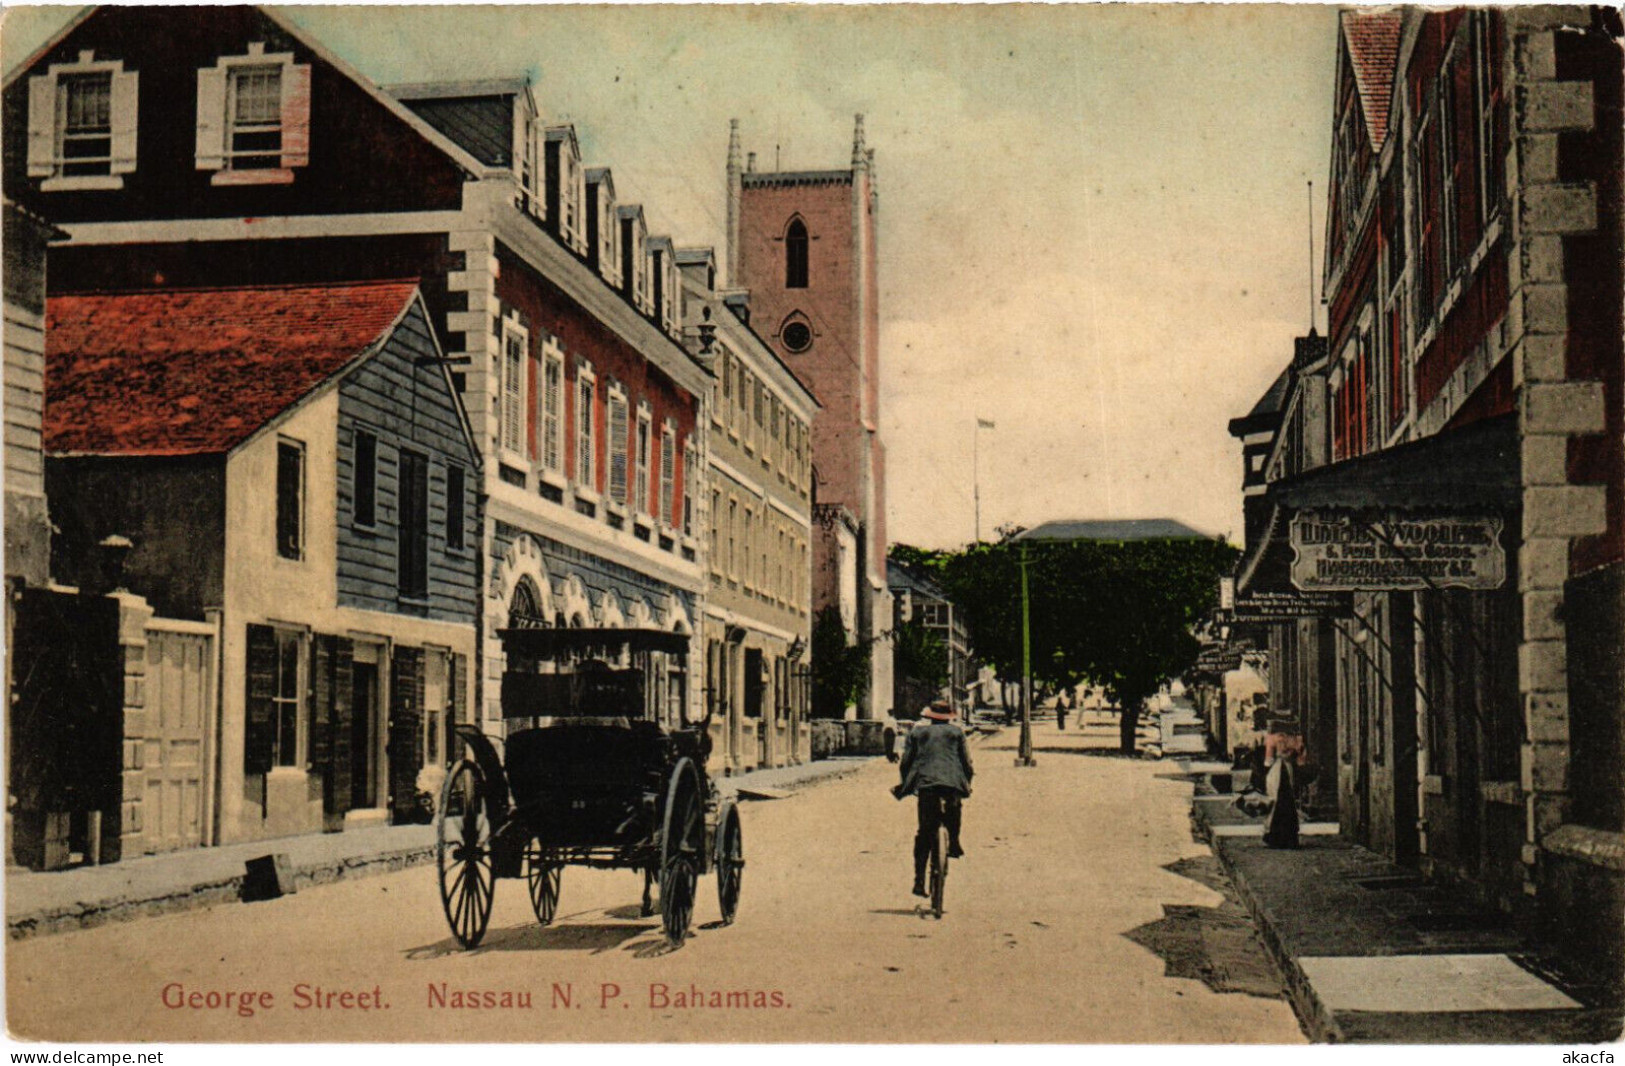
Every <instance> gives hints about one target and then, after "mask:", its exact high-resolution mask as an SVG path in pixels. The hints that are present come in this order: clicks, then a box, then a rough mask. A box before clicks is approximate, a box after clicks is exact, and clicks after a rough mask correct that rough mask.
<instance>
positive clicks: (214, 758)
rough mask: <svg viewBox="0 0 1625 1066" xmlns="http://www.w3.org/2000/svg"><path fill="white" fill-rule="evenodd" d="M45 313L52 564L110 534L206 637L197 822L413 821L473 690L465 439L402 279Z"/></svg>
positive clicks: (473, 525)
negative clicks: (213, 713)
mask: <svg viewBox="0 0 1625 1066" xmlns="http://www.w3.org/2000/svg"><path fill="white" fill-rule="evenodd" d="M46 336H47V375H48V376H47V380H48V382H49V383H50V384H51V385H53V386H54V387H55V390H56V394H57V396H58V399H57V400H56V401H55V402H53V403H52V404H51V405H50V406H49V407H48V408H47V418H46V438H45V439H46V448H47V453H48V461H47V467H46V485H47V490H48V492H49V494H50V497H51V499H52V501H53V502H54V505H55V508H56V510H57V513H58V514H59V515H60V519H59V522H58V525H59V528H60V529H61V531H62V532H61V534H60V536H59V537H58V538H57V543H56V553H55V569H56V571H57V573H58V575H59V576H60V578H61V579H62V580H63V581H65V582H67V583H70V584H74V585H80V584H85V585H90V584H94V583H96V582H97V580H98V577H99V575H98V574H97V569H98V567H99V566H100V564H101V563H100V550H99V545H100V544H101V543H102V542H103V539H104V538H106V537H109V536H120V537H124V538H126V539H127V540H128V541H129V542H130V543H131V548H130V552H129V555H128V557H127V559H126V560H125V562H124V567H123V582H124V586H125V587H126V588H128V590H129V591H130V592H133V593H135V594H137V595H141V596H144V597H146V598H147V601H148V602H149V603H150V604H151V605H152V606H153V608H154V609H156V610H157V611H158V612H159V613H161V614H162V615H165V616H167V617H169V618H173V619H179V620H183V621H190V622H194V623H203V622H207V623H209V624H210V628H212V629H214V630H215V631H216V632H218V634H219V641H218V645H217V646H218V649H219V659H218V667H217V669H218V675H217V676H218V677H219V679H220V688H219V691H220V706H219V713H218V733H217V734H215V735H210V734H209V733H208V732H207V731H206V732H205V733H204V734H203V735H201V736H199V737H198V738H197V749H198V751H200V752H206V753H208V757H207V758H203V759H200V760H199V762H200V763H201V765H199V766H197V767H196V769H197V771H198V776H197V779H196V791H197V792H198V793H200V795H199V796H198V797H197V798H196V804H195V806H186V807H183V808H180V810H181V811H182V812H183V813H184V817H185V818H187V819H191V818H196V817H201V818H204V819H205V820H206V822H207V823H209V824H206V825H204V826H202V827H201V829H202V831H201V834H200V835H201V837H202V840H203V842H207V843H232V842H237V841H243V840H253V839H258V838H265V837H279V836H288V835H291V834H298V833H307V832H316V831H320V830H322V829H324V828H325V829H339V828H344V827H346V826H354V825H366V824H384V823H389V822H397V823H399V822H411V821H418V820H427V813H428V809H429V808H428V807H427V806H425V801H426V800H429V797H432V796H433V795H434V794H435V793H436V792H437V790H438V785H439V777H438V768H439V767H440V766H441V765H442V763H443V761H444V759H445V758H446V754H445V753H446V751H447V749H448V738H449V735H450V730H451V728H452V725H453V724H454V723H455V722H457V721H458V720H463V721H467V720H468V715H467V710H468V708H469V707H470V696H471V694H472V691H473V679H472V675H471V664H472V663H473V662H475V661H476V660H475V658H474V650H475V640H474V619H475V608H476V606H477V603H478V582H477V580H476V571H477V553H478V549H479V542H478V530H479V524H478V495H477V484H478V472H479V456H478V454H477V452H476V451H475V450H474V447H473V440H472V438H471V436H470V434H469V431H468V424H467V420H466V418H465V417H464V415H463V411H462V407H461V404H460V402H459V401H458V398H457V396H456V393H455V391H454V390H453V388H452V385H451V379H450V376H449V374H448V373H447V370H446V367H445V365H444V361H443V360H442V359H441V358H440V357H439V350H438V348H437V347H436V345H435V340H434V335H433V331H432V330H431V329H430V327H429V322H428V316H427V313H426V311H425V309H424V306H423V302H422V299H421V298H420V297H419V295H418V294H417V287H416V282H415V281H397V282H374V283H363V284H356V285H326V286H276V287H260V288H249V287H243V288H214V289H174V288H165V289H159V290H147V291H142V292H130V293H111V294H100V293H97V294H79V295H74V294H67V295H62V296H55V297H52V298H51V300H50V301H49V312H48V325H47V333H46ZM115 399H116V407H117V411H116V413H114V411H113V409H112V406H110V404H109V401H110V400H115ZM228 404H229V405H230V411H229V413H228V412H222V411H220V408H221V407H223V406H225V405H228ZM154 695H155V696H156V695H157V693H154ZM172 813H173V812H172Z"/></svg>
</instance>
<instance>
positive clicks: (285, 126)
mask: <svg viewBox="0 0 1625 1066" xmlns="http://www.w3.org/2000/svg"><path fill="white" fill-rule="evenodd" d="M309 162H310V64H309V63H290V64H288V65H287V66H285V67H283V68H282V166H283V168H284V169H286V168H289V167H302V166H305V165H306V164H308V163H309Z"/></svg>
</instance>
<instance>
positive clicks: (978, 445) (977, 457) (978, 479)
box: [970, 415, 993, 544]
mask: <svg viewBox="0 0 1625 1066" xmlns="http://www.w3.org/2000/svg"><path fill="white" fill-rule="evenodd" d="M992 428H993V423H992V422H989V421H988V420H987V419H985V418H983V417H982V416H981V415H977V416H976V428H975V430H973V431H972V432H971V438H970V439H971V446H970V465H971V471H972V472H971V486H972V487H971V497H972V499H974V500H975V505H976V543H977V544H980V543H982V430H984V429H992Z"/></svg>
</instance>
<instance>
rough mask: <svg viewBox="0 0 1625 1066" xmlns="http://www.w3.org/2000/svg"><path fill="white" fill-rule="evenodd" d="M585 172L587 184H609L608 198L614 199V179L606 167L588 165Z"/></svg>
mask: <svg viewBox="0 0 1625 1066" xmlns="http://www.w3.org/2000/svg"><path fill="white" fill-rule="evenodd" d="M586 174H587V184H588V185H607V186H609V198H610V199H611V200H613V199H615V179H614V178H613V177H611V176H610V173H609V168H608V167H588V168H587V170H586Z"/></svg>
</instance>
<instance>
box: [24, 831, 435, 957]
mask: <svg viewBox="0 0 1625 1066" xmlns="http://www.w3.org/2000/svg"><path fill="white" fill-rule="evenodd" d="M434 857H435V849H434V848H433V847H416V848H407V849H404V850H400V851H390V852H384V853H382V854H379V855H352V856H350V857H348V858H344V859H333V860H330V861H327V862H323V863H319V864H316V865H312V866H304V867H301V868H299V869H297V870H295V871H294V874H293V883H294V889H295V891H297V890H298V889H301V888H311V887H314V886H317V885H325V884H331V883H332V882H334V881H344V880H354V879H356V878H361V877H371V876H373V875H376V874H388V873H395V872H396V871H398V870H404V869H407V868H408V867H412V866H419V865H422V864H424V863H428V862H433V861H434ZM243 877H244V875H243V874H238V875H237V876H235V877H227V878H223V879H221V880H216V881H203V882H200V883H198V884H195V885H193V886H192V887H191V888H187V889H179V890H176V891H174V892H169V893H165V894H163V895H159V896H148V897H146V898H143V899H129V898H121V899H111V900H101V901H97V902H94V903H74V904H70V905H68V906H66V907H54V908H50V909H47V910H39V911H34V912H32V913H29V914H21V915H16V916H12V915H7V916H6V937H7V939H8V940H14V941H15V940H27V939H29V938H31V937H36V936H50V935H52V934H54V933H66V932H70V931H72V930H75V929H93V928H95V927H96V926H99V925H110V924H112V923H114V922H127V921H133V920H135V919H137V918H153V917H157V916H159V915H164V914H178V913H180V912H182V911H189V910H197V909H200V908H204V907H213V906H217V905H219V904H222V903H235V902H238V901H239V900H240V899H241V897H242V888H243Z"/></svg>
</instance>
